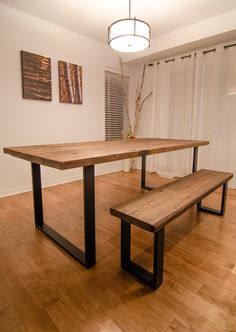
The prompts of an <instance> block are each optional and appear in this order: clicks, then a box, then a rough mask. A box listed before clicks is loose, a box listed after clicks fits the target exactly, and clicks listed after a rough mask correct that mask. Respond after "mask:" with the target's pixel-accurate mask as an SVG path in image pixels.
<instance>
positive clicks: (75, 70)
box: [58, 61, 83, 104]
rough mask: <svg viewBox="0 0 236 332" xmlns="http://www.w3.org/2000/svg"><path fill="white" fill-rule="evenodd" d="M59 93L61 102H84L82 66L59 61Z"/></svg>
mask: <svg viewBox="0 0 236 332" xmlns="http://www.w3.org/2000/svg"><path fill="white" fill-rule="evenodd" d="M58 72H59V95H60V102H61V103H70V104H82V102H83V89H82V88H83V86H82V67H81V66H79V65H75V64H72V63H68V62H64V61H58Z"/></svg>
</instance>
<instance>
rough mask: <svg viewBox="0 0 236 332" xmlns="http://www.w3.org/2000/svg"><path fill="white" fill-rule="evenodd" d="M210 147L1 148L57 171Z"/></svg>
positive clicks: (145, 141) (147, 141)
mask: <svg viewBox="0 0 236 332" xmlns="http://www.w3.org/2000/svg"><path fill="white" fill-rule="evenodd" d="M207 144H209V142H208V141H196V140H195V141H194V140H182V139H165V138H135V139H122V140H113V141H91V142H80V143H64V144H47V145H33V146H18V147H7V148H4V149H3V150H4V153H7V154H10V155H12V156H14V157H17V158H21V159H25V160H28V161H30V162H33V163H36V164H40V165H44V166H49V167H53V168H57V169H61V170H63V169H69V168H75V167H81V166H89V165H95V164H100V163H105V162H109V161H115V160H121V159H127V158H132V157H139V156H142V155H150V154H156V153H162V152H168V151H175V150H182V149H187V148H193V147H197V146H201V145H207Z"/></svg>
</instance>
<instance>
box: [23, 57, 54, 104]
mask: <svg viewBox="0 0 236 332" xmlns="http://www.w3.org/2000/svg"><path fill="white" fill-rule="evenodd" d="M21 73H22V91H23V98H26V99H38V100H46V101H51V100H52V84H51V59H50V58H46V57H44V56H42V55H38V54H33V53H29V52H26V51H21Z"/></svg>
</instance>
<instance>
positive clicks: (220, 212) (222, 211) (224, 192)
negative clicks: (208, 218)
mask: <svg viewBox="0 0 236 332" xmlns="http://www.w3.org/2000/svg"><path fill="white" fill-rule="evenodd" d="M227 188H228V182H226V183H224V184H223V187H222V196H221V208H220V210H216V209H212V208H209V207H207V206H203V205H202V204H201V202H200V203H198V204H197V208H198V210H199V211H203V212H208V213H212V214H216V215H218V216H223V215H224V214H225V206H226V196H227Z"/></svg>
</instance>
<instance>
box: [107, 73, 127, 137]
mask: <svg viewBox="0 0 236 332" xmlns="http://www.w3.org/2000/svg"><path fill="white" fill-rule="evenodd" d="M128 81H129V78H128V77H127V76H125V78H124V90H123V82H122V77H121V75H120V74H117V73H114V72H111V71H105V139H106V140H113V139H120V138H123V135H124V131H125V124H126V121H125V112H124V93H125V94H126V95H127V96H128Z"/></svg>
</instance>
